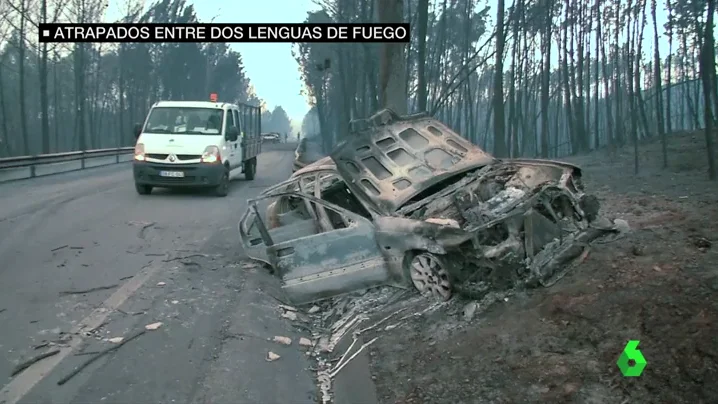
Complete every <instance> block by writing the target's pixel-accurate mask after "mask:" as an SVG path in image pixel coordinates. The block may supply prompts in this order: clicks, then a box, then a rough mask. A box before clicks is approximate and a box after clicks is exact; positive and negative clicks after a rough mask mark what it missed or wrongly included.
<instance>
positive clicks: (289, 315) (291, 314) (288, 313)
mask: <svg viewBox="0 0 718 404" xmlns="http://www.w3.org/2000/svg"><path fill="white" fill-rule="evenodd" d="M282 318H286V319H289V320H292V321H294V320H296V319H297V313H295V312H293V311H286V312H284V313H282Z"/></svg>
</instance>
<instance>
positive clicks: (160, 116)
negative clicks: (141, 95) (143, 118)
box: [143, 107, 224, 135]
mask: <svg viewBox="0 0 718 404" xmlns="http://www.w3.org/2000/svg"><path fill="white" fill-rule="evenodd" d="M223 120H224V111H223V110H221V109H215V108H176V107H157V108H152V110H151V111H150V116H149V118H148V119H147V123H146V124H145V129H144V131H143V132H144V133H167V134H173V135H176V134H186V135H218V134H219V133H220V130H221V129H222V121H223Z"/></svg>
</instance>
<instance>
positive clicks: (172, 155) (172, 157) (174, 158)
mask: <svg viewBox="0 0 718 404" xmlns="http://www.w3.org/2000/svg"><path fill="white" fill-rule="evenodd" d="M175 160H177V157H175V155H174V154H170V161H171V162H173V163H174V161H175Z"/></svg>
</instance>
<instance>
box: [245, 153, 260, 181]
mask: <svg viewBox="0 0 718 404" xmlns="http://www.w3.org/2000/svg"><path fill="white" fill-rule="evenodd" d="M256 171H257V158H256V157H253V158H251V159H249V160H247V161H245V162H244V178H245V179H246V180H247V181H252V180H254V175H255V174H256Z"/></svg>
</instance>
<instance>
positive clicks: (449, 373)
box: [368, 133, 718, 404]
mask: <svg viewBox="0 0 718 404" xmlns="http://www.w3.org/2000/svg"><path fill="white" fill-rule="evenodd" d="M704 142H705V140H704V138H703V135H702V133H696V134H690V133H684V134H679V135H674V136H672V137H671V139H670V146H669V150H668V154H669V159H670V164H669V168H668V169H666V170H663V169H661V166H662V164H661V147H660V144H658V143H651V144H645V145H641V153H640V164H641V173H640V174H639V175H638V176H634V175H633V155H632V151H631V149H630V148H627V149H623V150H619V151H618V152H617V153H616V154H614V155H613V156H608V155H607V154H606V153H605V152H596V153H593V154H591V155H588V156H582V157H577V158H572V159H570V161H571V162H574V163H577V164H579V165H581V166H582V167H583V168H584V178H585V183H586V187H587V190H588V191H589V192H592V193H594V194H596V195H597V196H598V197H599V199H600V200H601V203H602V211H603V213H604V214H605V215H606V216H608V217H612V218H623V219H625V220H627V221H628V222H629V224H630V225H631V227H632V231H631V233H628V234H627V235H626V236H625V237H624V238H623V239H621V240H618V241H615V242H612V243H603V244H595V245H593V246H592V248H591V252H590V254H589V256H588V258H587V259H586V261H585V262H584V263H583V264H582V265H580V266H579V267H578V268H577V269H575V270H574V271H572V272H571V273H569V274H568V275H567V276H566V277H565V278H563V279H562V280H561V281H560V282H559V283H558V284H556V285H555V286H553V287H552V288H550V289H537V290H532V291H528V292H521V293H517V294H515V295H512V296H510V297H508V298H506V299H501V300H500V301H499V303H498V304H494V305H492V306H491V307H490V308H489V309H488V310H486V311H483V312H481V313H479V314H477V315H476V316H474V317H473V319H472V320H470V321H467V320H465V319H464V318H463V317H462V315H461V307H463V305H464V304H466V302H460V301H455V302H452V305H453V306H454V310H441V311H436V312H434V313H433V314H430V315H426V316H421V317H414V319H413V320H412V319H410V320H408V322H405V323H403V325H400V326H398V327H396V328H394V329H391V330H389V331H387V330H380V331H377V332H376V333H375V336H379V339H378V340H377V341H376V343H375V344H373V345H372V346H371V351H370V357H371V362H372V365H371V371H372V375H373V378H374V380H375V383H376V385H377V391H378V396H379V399H380V402H382V403H455V404H459V403H476V402H487V403H488V402H493V403H518V402H553V403H560V402H573V403H607V402H610V403H623V402H667V403H684V402H685V403H709V402H714V403H715V402H718V323H717V322H716V321H717V320H718V299H716V296H717V293H716V292H718V245H716V242H718V236H716V230H717V228H718V224H717V223H718V183H711V182H710V181H708V180H707V179H706V178H707V175H706V173H705V167H706V166H707V164H706V157H705V143H704ZM452 312H453V313H452ZM371 337H372V336H369V337H368V338H371ZM629 339H637V340H640V345H639V349H640V350H641V351H642V352H643V354H644V356H645V358H646V360H647V362H648V365H647V367H646V369H645V371H644V373H643V375H641V376H640V377H634V378H625V377H623V376H622V375H621V374H620V372H619V370H618V368H617V366H616V364H615V363H616V360H617V359H618V357H619V355H620V353H621V351H622V350H623V348H624V346H625V344H626V342H627V341H628V340H629Z"/></svg>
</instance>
